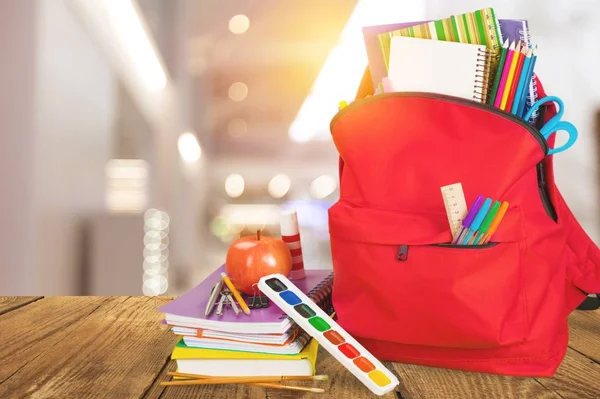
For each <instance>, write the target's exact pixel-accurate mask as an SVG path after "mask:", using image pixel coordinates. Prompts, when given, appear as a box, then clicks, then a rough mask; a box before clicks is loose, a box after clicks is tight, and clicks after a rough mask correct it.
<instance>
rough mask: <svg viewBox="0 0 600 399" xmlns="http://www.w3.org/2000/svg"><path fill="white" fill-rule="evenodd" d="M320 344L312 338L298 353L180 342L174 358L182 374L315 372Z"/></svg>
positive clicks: (298, 373) (304, 373)
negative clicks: (194, 346)
mask: <svg viewBox="0 0 600 399" xmlns="http://www.w3.org/2000/svg"><path fill="white" fill-rule="evenodd" d="M318 350H319V344H318V343H317V341H316V340H314V339H312V340H311V341H310V342H309V343H308V345H306V347H305V348H304V349H303V350H302V352H300V353H299V354H297V355H274V354H269V353H254V352H241V351H231V350H219V349H203V348H190V347H185V346H182V345H180V344H179V343H178V344H177V345H176V346H175V349H173V353H172V354H171V359H173V360H175V361H176V362H177V370H178V371H179V372H180V373H189V374H201V375H210V376H231V377H246V376H272V375H314V373H315V364H316V362H317V352H318Z"/></svg>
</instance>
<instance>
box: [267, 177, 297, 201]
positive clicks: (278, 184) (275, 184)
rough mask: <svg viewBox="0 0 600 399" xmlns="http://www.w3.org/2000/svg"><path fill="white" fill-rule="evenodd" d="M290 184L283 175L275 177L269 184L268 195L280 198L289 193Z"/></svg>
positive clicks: (287, 178) (288, 179)
mask: <svg viewBox="0 0 600 399" xmlns="http://www.w3.org/2000/svg"><path fill="white" fill-rule="evenodd" d="M291 185H292V182H291V180H290V178H289V177H287V176H286V175H284V174H279V175H276V176H275V177H273V178H272V179H271V181H270V182H269V187H268V188H269V194H271V196H272V197H273V198H281V197H283V196H284V195H286V194H287V193H288V191H290V187H291Z"/></svg>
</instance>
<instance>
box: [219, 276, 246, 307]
mask: <svg viewBox="0 0 600 399" xmlns="http://www.w3.org/2000/svg"><path fill="white" fill-rule="evenodd" d="M221 278H222V279H223V281H224V282H225V285H227V288H229V291H231V293H232V294H233V297H234V298H235V300H236V301H238V303H239V304H240V307H241V308H242V311H243V312H244V313H246V314H247V315H250V308H249V307H248V305H246V302H245V301H244V298H242V296H241V295H240V293H239V292H238V290H237V289H236V288H235V287H234V286H233V283H232V282H231V280H230V279H229V277H228V276H227V274H226V273H225V272H223V273H221Z"/></svg>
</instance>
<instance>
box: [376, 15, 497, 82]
mask: <svg viewBox="0 0 600 399" xmlns="http://www.w3.org/2000/svg"><path fill="white" fill-rule="evenodd" d="M394 36H405V37H413V38H419V39H432V40H442V41H448V42H459V43H470V44H480V45H484V46H486V47H487V48H488V49H489V50H490V53H491V55H492V57H491V63H490V64H491V65H490V66H491V71H495V70H496V67H497V64H498V58H499V55H500V50H501V46H502V43H501V40H502V38H501V35H500V28H499V24H498V20H497V19H496V15H495V14H494V9H492V8H484V9H482V10H477V11H474V12H469V13H466V14H462V15H453V16H451V17H450V18H445V19H440V20H438V21H433V22H427V23H424V24H421V25H416V26H411V27H408V28H403V29H398V30H394V31H391V32H387V33H382V34H380V35H378V39H379V45H380V47H381V52H382V54H383V60H384V64H385V68H386V71H387V70H388V69H389V61H390V46H391V42H392V37H394ZM492 79H493V77H492Z"/></svg>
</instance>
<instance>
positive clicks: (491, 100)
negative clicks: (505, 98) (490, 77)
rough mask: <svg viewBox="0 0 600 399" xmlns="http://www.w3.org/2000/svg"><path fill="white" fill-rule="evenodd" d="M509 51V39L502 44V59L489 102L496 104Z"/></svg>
mask: <svg viewBox="0 0 600 399" xmlns="http://www.w3.org/2000/svg"><path fill="white" fill-rule="evenodd" d="M507 52H508V39H506V41H505V42H504V44H503V45H502V50H501V52H500V61H498V68H497V69H496V77H495V78H494V84H493V85H492V92H491V94H490V98H488V104H489V105H494V100H495V99H496V93H498V86H499V85H500V78H501V77H502V69H503V68H504V62H505V61H506V53H507Z"/></svg>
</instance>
